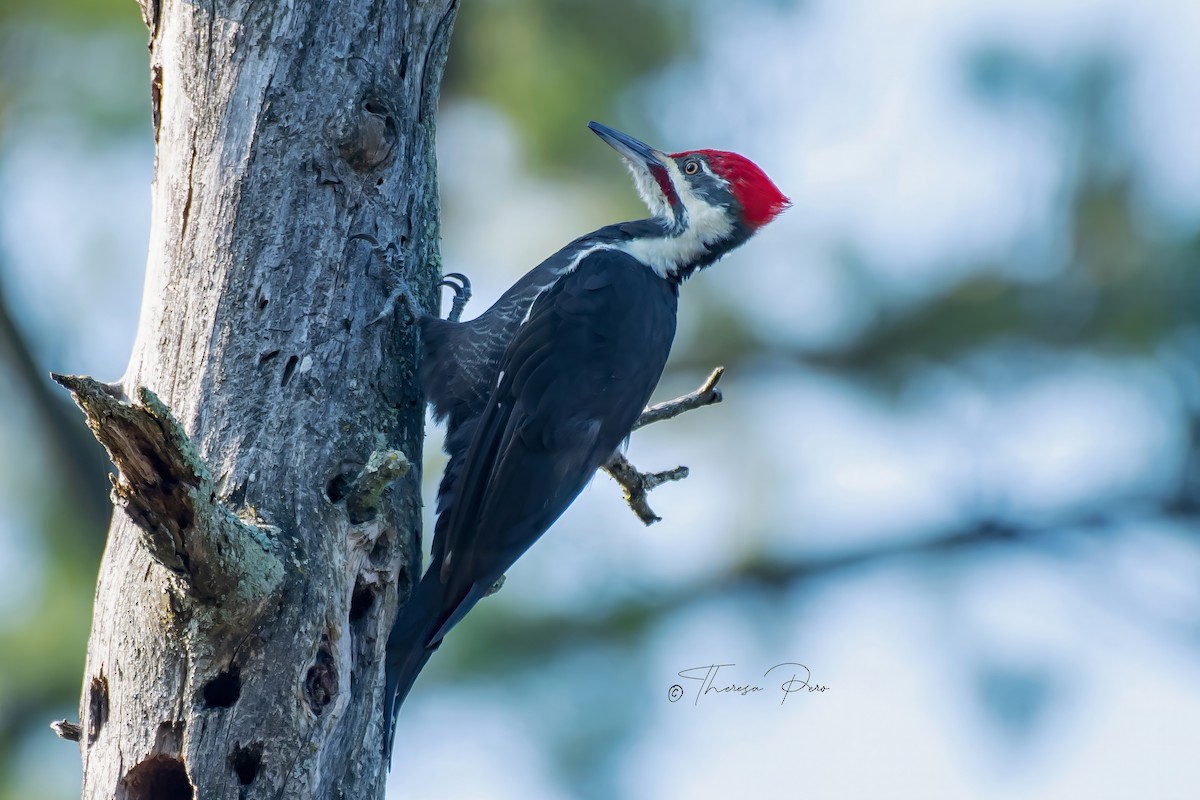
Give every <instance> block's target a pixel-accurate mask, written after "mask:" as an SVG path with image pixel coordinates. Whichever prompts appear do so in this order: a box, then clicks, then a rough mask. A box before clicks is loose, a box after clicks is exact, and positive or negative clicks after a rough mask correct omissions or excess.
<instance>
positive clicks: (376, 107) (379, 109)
mask: <svg viewBox="0 0 1200 800" xmlns="http://www.w3.org/2000/svg"><path fill="white" fill-rule="evenodd" d="M363 111H366V112H367V113H368V114H378V115H379V116H381V117H382V116H386V115H387V109H386V108H384V107H383V106H381V105H380V104H379V103H376V102H375V101H374V100H368V101H366V102H365V103H363Z"/></svg>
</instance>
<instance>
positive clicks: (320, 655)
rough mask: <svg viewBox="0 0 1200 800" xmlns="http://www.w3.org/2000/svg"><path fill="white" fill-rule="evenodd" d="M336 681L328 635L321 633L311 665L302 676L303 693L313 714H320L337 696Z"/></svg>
mask: <svg viewBox="0 0 1200 800" xmlns="http://www.w3.org/2000/svg"><path fill="white" fill-rule="evenodd" d="M337 683H338V675H337V662H335V661H334V660H333V651H332V650H331V649H330V647H329V637H328V636H325V635H322V636H321V645H320V647H318V648H317V655H316V657H315V658H314V659H313V665H312V666H311V667H309V668H308V674H307V675H305V677H304V694H305V696H306V697H307V698H308V707H309V708H310V709H311V710H312V712H313V714H316V715H317V716H320V714H321V712H322V711H324V710H325V706H327V705H329V704H330V703H332V702H333V698H334V697H336V696H337Z"/></svg>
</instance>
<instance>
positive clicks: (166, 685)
mask: <svg viewBox="0 0 1200 800" xmlns="http://www.w3.org/2000/svg"><path fill="white" fill-rule="evenodd" d="M455 6H456V2H455V0H433V1H431V2H424V3H417V2H407V3H402V2H398V1H397V0H383V1H382V2H380V0H375V1H374V2H368V0H341V2H324V1H322V2H316V0H296V2H292V3H280V4H275V3H261V2H257V3H256V2H251V0H237V1H229V0H214V2H210V3H207V4H191V3H184V2H180V1H179V0H165V2H157V1H156V0H143V11H144V15H145V18H146V21H147V24H148V25H149V27H150V33H151V40H150V53H151V73H150V74H151V99H152V103H153V111H154V114H153V117H154V123H155V136H156V140H157V145H158V150H157V165H156V174H155V182H154V205H153V223H152V228H151V237H150V248H149V258H148V262H147V277H146V286H145V297H144V299H143V305H142V313H141V320H140V325H139V329H138V336H137V341H136V343H135V345H134V350H133V354H132V358H131V360H130V365H129V368H128V370H127V372H126V374H125V376H124V378H123V379H122V381H121V382H120V384H119V385H118V386H105V385H103V384H99V383H97V382H94V381H89V380H87V379H79V378H74V379H72V378H66V379H63V381H64V382H65V383H66V384H67V385H69V388H71V389H72V391H73V392H74V394H75V396H76V399H77V400H78V401H79V402H80V405H81V406H82V407H83V408H84V410H85V412H86V413H87V414H88V417H89V422H90V424H91V425H92V426H93V430H95V431H96V432H97V435H98V437H99V438H100V439H101V441H103V442H104V443H105V445H106V447H108V449H109V451H110V454H111V455H112V456H113V458H114V461H115V462H116V463H117V465H118V467H119V468H120V469H121V476H120V477H119V478H118V479H117V481H116V488H115V491H114V497H115V499H116V501H117V503H118V505H119V508H118V511H117V512H116V514H115V515H114V518H113V522H112V526H111V529H110V531H109V537H108V542H107V549H106V552H105V555H104V561H103V565H102V567H101V573H100V578H99V585H98V588H97V591H96V606H95V616H94V620H93V626H92V634H91V638H90V641H89V643H88V657H87V671H86V674H85V676H84V681H83V683H84V696H83V698H82V703H81V709H80V715H81V719H80V723H81V724H80V727H79V729H78V734H79V737H80V740H81V741H80V747H81V749H82V752H83V765H84V784H83V797H84V798H97V799H98V798H109V797H118V798H190V797H201V798H206V800H207V799H208V798H239V797H246V798H278V797H283V798H308V797H313V798H335V797H348V798H370V797H380V796H381V795H382V790H383V782H384V777H385V770H386V767H385V764H384V762H383V760H382V758H381V755H382V754H381V752H380V747H379V741H380V735H381V722H382V708H383V705H382V703H381V697H380V695H381V690H382V686H381V683H382V675H381V669H380V661H381V658H382V654H383V647H384V644H385V639H386V635H387V631H388V627H389V624H390V619H391V617H392V615H393V612H394V609H395V606H396V600H397V587H399V591H400V592H402V593H403V592H406V591H407V590H408V587H409V584H410V583H411V579H412V574H413V572H414V566H415V564H416V563H417V558H418V556H417V541H418V534H417V532H418V528H419V524H420V521H419V520H420V518H419V510H420V454H421V442H422V433H423V431H422V428H423V416H424V404H423V398H422V397H421V395H420V392H419V388H418V387H417V385H416V382H415V380H414V374H415V370H414V359H415V355H416V353H415V349H414V344H415V342H414V335H413V331H412V329H411V327H410V326H409V323H408V320H407V319H405V318H404V317H403V316H402V315H397V317H395V318H393V319H392V320H391V321H389V322H388V323H387V324H380V325H376V326H372V327H369V328H368V327H366V323H367V321H369V320H371V319H372V318H373V317H375V316H376V315H377V314H378V313H379V311H380V310H381V306H382V303H383V301H384V298H386V297H387V296H388V294H389V291H390V290H391V289H392V288H393V285H394V278H395V276H387V275H383V274H380V270H379V268H378V266H377V264H376V263H375V261H374V260H373V259H372V258H371V255H370V252H369V250H368V249H367V248H366V247H363V246H362V245H361V243H357V242H354V241H352V240H351V238H350V237H351V235H352V234H354V233H359V232H366V233H370V234H372V235H374V236H375V237H376V238H378V239H379V240H381V241H390V242H396V243H397V244H398V245H399V246H400V249H401V252H402V254H403V256H404V260H405V263H406V266H407V269H408V274H409V280H410V284H411V285H412V286H413V287H414V289H415V290H416V291H417V292H418V294H419V295H420V297H421V299H422V300H423V301H425V302H427V303H432V302H433V300H434V297H433V282H434V276H435V274H437V272H438V269H439V257H438V249H437V241H438V197H437V183H436V168H435V163H434V118H435V112H436V105H437V97H438V89H439V84H440V80H441V74H442V68H443V65H444V63H445V57H446V51H447V47H448V42H449V37H450V31H451V27H452V25H453V19H454V11H455ZM176 420H178V423H176V422H175V421H176ZM184 434H186V435H184ZM393 451H395V452H393ZM373 454H375V456H376V457H375V460H374V462H373V464H372V469H370V470H367V471H365V472H364V471H363V467H364V466H365V465H366V464H367V463H368V461H370V460H371V456H372V455H373ZM402 456H407V461H408V462H411V464H412V465H413V466H414V468H413V469H411V470H408V471H407V474H406V475H405V476H404V477H402V478H399V480H397V481H396V482H395V483H394V484H393V485H392V487H391V488H390V489H388V490H386V491H384V488H385V487H386V486H387V483H388V481H389V480H390V479H392V478H396V477H397V476H399V475H401V474H404V473H405V471H406V468H405V466H404V464H405V462H404V459H403V457H402ZM360 473H361V475H360ZM360 478H361V479H360ZM397 571H399V574H400V578H399V581H397V580H396V579H395V576H396V574H397Z"/></svg>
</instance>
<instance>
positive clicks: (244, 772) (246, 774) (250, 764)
mask: <svg viewBox="0 0 1200 800" xmlns="http://www.w3.org/2000/svg"><path fill="white" fill-rule="evenodd" d="M262 754H263V746H262V742H254V743H252V744H250V745H249V746H248V747H242V746H241V745H240V744H238V745H234V747H233V753H232V754H230V756H229V765H230V766H231V767H233V774H234V775H237V779H238V783H240V784H241V785H242V786H249V785H250V784H252V783H254V779H255V778H257V777H258V771H259V770H260V769H261V768H262Z"/></svg>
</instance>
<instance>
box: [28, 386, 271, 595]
mask: <svg viewBox="0 0 1200 800" xmlns="http://www.w3.org/2000/svg"><path fill="white" fill-rule="evenodd" d="M51 377H52V378H53V379H54V381H55V382H56V383H58V384H59V385H61V386H63V387H64V388H66V389H67V390H68V391H69V392H71V395H72V397H74V399H75V402H76V404H77V405H78V406H79V407H80V408H81V409H82V410H83V413H84V415H85V416H86V418H87V424H88V427H89V428H90V429H91V431H92V433H93V434H94V435H95V436H96V439H97V440H98V441H99V442H100V444H102V445H104V449H105V450H107V451H108V455H109V458H111V459H112V462H113V464H114V465H115V466H116V468H117V471H118V476H117V477H116V478H115V479H114V480H113V492H112V494H113V501H114V503H115V504H116V505H118V506H120V507H121V508H122V509H123V510H124V511H125V513H126V514H128V515H129V517H130V519H131V520H133V522H134V523H135V524H136V525H137V527H138V529H139V530H140V531H141V533H142V542H143V544H144V545H145V547H146V550H147V552H148V553H149V554H150V556H151V558H153V559H154V560H155V561H156V562H158V563H159V564H161V565H162V566H163V567H165V568H166V569H167V570H169V571H170V572H171V573H172V575H174V576H175V578H176V580H177V582H178V584H179V586H180V588H181V590H182V591H183V592H184V593H185V594H187V595H189V596H191V597H193V598H195V599H196V600H199V601H201V602H205V603H209V604H214V605H216V604H226V605H231V606H236V607H240V608H243V609H248V608H250V607H251V606H252V605H253V604H255V601H261V600H262V599H264V598H265V597H267V596H268V595H270V594H271V593H272V592H273V591H274V590H275V589H276V588H277V587H278V586H279V584H280V583H281V581H282V580H283V564H282V562H281V561H280V559H279V557H278V556H277V554H276V553H275V550H274V546H273V544H272V541H271V534H272V533H273V532H275V531H277V529H274V528H272V527H271V526H269V525H266V524H264V523H261V522H258V521H257V520H256V521H253V522H247V521H243V520H242V519H241V518H240V517H238V515H237V514H235V513H234V512H233V511H231V510H230V509H229V508H227V507H226V506H225V505H224V504H222V503H220V502H218V501H217V499H216V492H215V490H214V487H213V481H212V477H211V475H210V474H209V471H208V468H207V467H206V466H205V464H204V462H203V460H201V458H200V454H199V453H198V452H197V451H196V448H195V447H194V446H193V445H192V443H191V440H190V439H188V436H187V433H186V432H185V431H184V430H183V427H182V426H181V425H180V424H179V422H178V421H176V419H175V418H174V416H172V414H171V412H170V410H169V409H168V408H167V407H166V405H165V404H163V402H162V401H161V400H159V399H158V397H157V396H156V395H155V394H154V393H153V392H152V391H150V390H149V389H147V388H145V387H139V388H138V390H137V401H136V402H131V401H130V400H129V399H128V398H127V397H126V396H125V394H124V393H123V392H122V391H121V390H120V389H119V388H116V387H113V386H110V385H108V384H104V383H101V382H100V381H97V380H95V379H93V378H89V377H86V376H81V375H54V374H52V375H51Z"/></svg>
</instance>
